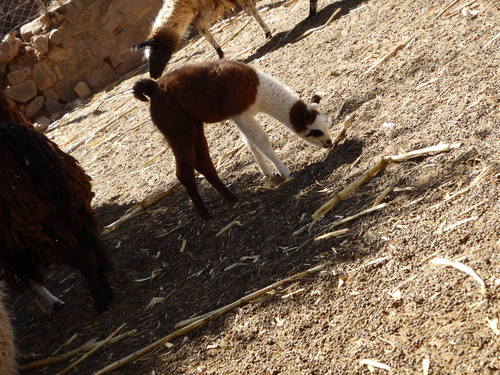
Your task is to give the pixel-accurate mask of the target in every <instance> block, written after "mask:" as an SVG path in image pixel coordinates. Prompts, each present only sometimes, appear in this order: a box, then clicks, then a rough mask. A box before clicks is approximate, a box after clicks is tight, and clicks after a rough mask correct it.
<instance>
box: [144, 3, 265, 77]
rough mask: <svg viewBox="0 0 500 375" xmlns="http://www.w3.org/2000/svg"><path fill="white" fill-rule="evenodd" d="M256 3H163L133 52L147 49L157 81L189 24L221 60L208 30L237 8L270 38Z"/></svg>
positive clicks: (218, 46) (219, 48) (150, 70)
mask: <svg viewBox="0 0 500 375" xmlns="http://www.w3.org/2000/svg"><path fill="white" fill-rule="evenodd" d="M255 3H256V0H164V1H163V6H162V8H161V9H160V12H159V13H158V16H157V17H156V19H155V20H154V22H153V26H152V28H151V32H150V33H149V37H148V39H147V40H146V41H144V42H141V43H138V44H136V45H135V46H134V49H140V48H144V47H147V48H146V51H145V55H146V58H147V59H148V61H149V73H150V76H151V77H152V78H155V79H156V78H158V77H160V76H161V74H162V72H163V69H164V68H165V66H166V65H167V63H168V61H169V60H170V58H171V57H172V54H173V53H174V51H175V50H176V48H177V47H178V46H179V44H180V42H181V40H182V37H183V36H184V34H186V31H187V29H188V27H189V25H190V24H191V23H192V24H193V25H194V26H195V27H196V28H197V29H198V31H199V32H200V34H201V35H203V36H204V37H205V39H207V40H208V42H209V43H210V44H211V45H212V46H213V47H214V49H215V50H216V51H217V54H218V55H219V57H220V58H222V57H224V52H223V51H222V48H221V47H220V45H219V44H218V43H217V41H216V40H215V38H214V37H213V35H212V34H211V33H210V31H208V29H209V27H210V25H212V24H213V23H214V22H216V21H217V20H218V19H220V18H221V17H222V16H224V14H226V13H228V12H229V11H231V10H233V9H234V8H235V7H237V6H241V7H242V8H243V9H244V10H245V11H246V12H247V13H248V14H249V15H251V16H252V17H253V18H255V20H256V21H257V23H258V24H259V26H260V27H261V29H262V31H264V35H265V37H266V38H269V37H271V30H269V28H268V27H267V25H266V24H265V22H264V21H263V20H262V18H261V16H260V14H259V12H258V10H257V8H256V7H255Z"/></svg>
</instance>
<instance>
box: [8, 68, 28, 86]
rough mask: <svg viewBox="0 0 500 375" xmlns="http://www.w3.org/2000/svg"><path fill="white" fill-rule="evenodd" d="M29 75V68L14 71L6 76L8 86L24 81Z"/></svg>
mask: <svg viewBox="0 0 500 375" xmlns="http://www.w3.org/2000/svg"><path fill="white" fill-rule="evenodd" d="M30 75H31V69H30V68H22V69H18V70H14V71H12V72H10V73H9V74H7V82H8V83H9V85H11V86H14V85H17V84H19V83H21V82H24V81H26V79H27V78H28V77H29V76H30Z"/></svg>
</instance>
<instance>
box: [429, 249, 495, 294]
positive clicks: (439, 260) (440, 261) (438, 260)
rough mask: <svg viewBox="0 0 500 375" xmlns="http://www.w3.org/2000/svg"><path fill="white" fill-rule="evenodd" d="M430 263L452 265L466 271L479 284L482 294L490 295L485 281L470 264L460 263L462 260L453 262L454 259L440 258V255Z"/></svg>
mask: <svg viewBox="0 0 500 375" xmlns="http://www.w3.org/2000/svg"><path fill="white" fill-rule="evenodd" d="M430 264H431V265H437V266H451V267H454V268H456V269H457V270H459V271H462V272H465V273H466V274H467V275H469V276H470V277H472V278H473V279H474V280H475V281H476V282H477V283H478V284H479V288H480V291H481V294H482V295H483V296H485V297H486V296H487V295H488V291H487V289H486V284H485V282H484V281H483V279H481V278H480V277H479V275H478V274H477V273H476V272H475V271H474V270H473V269H472V268H470V267H469V266H466V265H465V264H463V263H460V262H453V261H449V260H448V259H444V258H439V257H436V258H433V259H431V261H430Z"/></svg>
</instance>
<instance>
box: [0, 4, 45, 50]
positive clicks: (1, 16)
mask: <svg viewBox="0 0 500 375" xmlns="http://www.w3.org/2000/svg"><path fill="white" fill-rule="evenodd" d="M41 2H42V3H43V4H44V5H46V6H48V5H49V4H50V3H51V2H52V0H41ZM38 4H39V3H38V2H37V1H35V0H0V40H2V39H3V38H4V36H5V35H7V34H8V33H10V32H11V31H12V30H14V29H16V28H18V27H20V26H21V25H23V24H24V23H26V22H29V21H31V20H32V19H34V18H36V17H37V16H38V15H39V13H40V7H39V5H38Z"/></svg>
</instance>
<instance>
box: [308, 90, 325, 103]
mask: <svg viewBox="0 0 500 375" xmlns="http://www.w3.org/2000/svg"><path fill="white" fill-rule="evenodd" d="M322 96H323V95H322V94H321V93H317V94H314V95H313V96H312V98H311V103H316V104H319V102H320V100H321V97H322Z"/></svg>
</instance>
